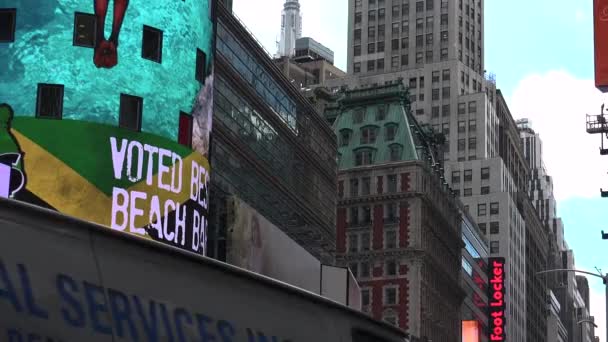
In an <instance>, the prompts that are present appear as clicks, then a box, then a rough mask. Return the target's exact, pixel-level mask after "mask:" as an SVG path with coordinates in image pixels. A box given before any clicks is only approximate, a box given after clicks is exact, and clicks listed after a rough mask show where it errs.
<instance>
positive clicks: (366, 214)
mask: <svg viewBox="0 0 608 342" xmlns="http://www.w3.org/2000/svg"><path fill="white" fill-rule="evenodd" d="M362 214H363V224H370V223H371V222H372V210H371V208H370V207H369V206H368V205H366V206H364V207H363V213H362Z"/></svg>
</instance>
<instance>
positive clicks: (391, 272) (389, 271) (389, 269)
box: [386, 260, 397, 276]
mask: <svg viewBox="0 0 608 342" xmlns="http://www.w3.org/2000/svg"><path fill="white" fill-rule="evenodd" d="M386 275H387V276H396V275H397V262H396V261H395V260H389V261H387V262H386Z"/></svg>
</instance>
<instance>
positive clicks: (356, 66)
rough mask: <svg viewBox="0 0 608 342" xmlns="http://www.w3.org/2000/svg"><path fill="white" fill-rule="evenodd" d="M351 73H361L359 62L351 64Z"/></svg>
mask: <svg viewBox="0 0 608 342" xmlns="http://www.w3.org/2000/svg"><path fill="white" fill-rule="evenodd" d="M355 47H356V46H355ZM360 54H361V53H360V52H359V55H360ZM355 56H358V55H355ZM353 72H354V73H356V74H358V73H360V72H361V63H360V62H357V63H355V64H353Z"/></svg>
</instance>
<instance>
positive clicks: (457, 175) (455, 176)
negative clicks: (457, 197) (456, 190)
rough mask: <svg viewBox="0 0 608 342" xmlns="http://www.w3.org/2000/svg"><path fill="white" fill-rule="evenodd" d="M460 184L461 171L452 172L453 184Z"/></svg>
mask: <svg viewBox="0 0 608 342" xmlns="http://www.w3.org/2000/svg"><path fill="white" fill-rule="evenodd" d="M456 183H460V171H452V184H456Z"/></svg>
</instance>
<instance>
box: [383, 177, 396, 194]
mask: <svg viewBox="0 0 608 342" xmlns="http://www.w3.org/2000/svg"><path fill="white" fill-rule="evenodd" d="M386 179H387V188H388V189H387V192H388V193H395V192H397V175H388V177H386Z"/></svg>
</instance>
